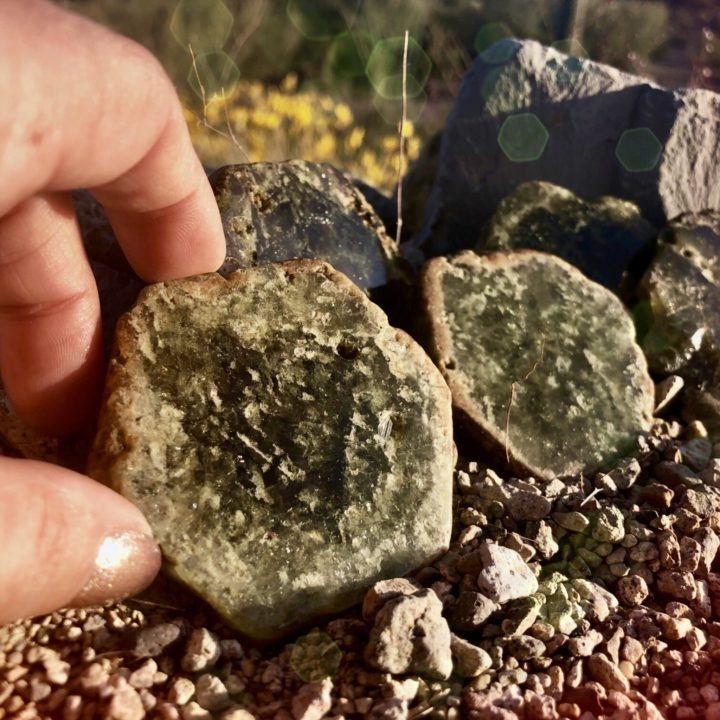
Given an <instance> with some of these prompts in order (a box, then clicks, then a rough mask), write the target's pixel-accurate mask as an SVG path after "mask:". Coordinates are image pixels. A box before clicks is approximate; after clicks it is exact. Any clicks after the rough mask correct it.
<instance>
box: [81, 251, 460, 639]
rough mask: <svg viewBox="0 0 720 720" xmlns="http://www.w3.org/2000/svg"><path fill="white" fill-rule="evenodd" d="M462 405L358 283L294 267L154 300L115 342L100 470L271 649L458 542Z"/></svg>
mask: <svg viewBox="0 0 720 720" xmlns="http://www.w3.org/2000/svg"><path fill="white" fill-rule="evenodd" d="M452 466H453V448H452V426H451V410H450V395H449V392H448V389H447V387H446V385H445V383H444V382H443V379H442V377H441V376H440V374H439V373H438V371H437V370H436V368H435V367H434V366H433V365H432V363H431V362H430V360H429V358H427V356H426V355H425V354H424V353H423V351H422V350H421V349H420V348H419V347H418V346H417V345H416V344H415V343H414V342H413V341H412V340H411V339H410V338H409V337H408V336H407V335H405V334H404V333H403V332H401V331H398V330H395V329H394V328H392V327H390V326H389V325H388V324H387V319H386V317H385V315H384V314H383V313H382V311H380V309H379V308H377V307H376V306H374V305H373V304H372V303H371V302H370V301H369V300H368V299H367V297H366V296H365V295H364V293H362V292H361V291H360V290H359V289H358V288H357V287H356V286H355V285H353V284H352V283H351V282H350V281H349V280H348V279H347V278H346V277H344V276H343V275H341V274H340V273H338V272H336V271H334V270H333V269H332V268H331V267H330V266H328V265H326V264H325V263H322V262H319V261H294V262H288V263H282V264H273V265H267V266H263V267H258V268H253V269H247V270H242V271H238V272H235V273H232V274H231V275H230V276H229V277H228V278H227V279H224V278H222V277H221V276H219V275H216V274H213V275H206V276H201V277H199V278H195V279H188V280H180V281H174V282H168V283H162V284H158V285H155V286H151V287H149V288H147V289H146V290H145V291H144V292H143V294H142V295H141V298H140V300H139V302H138V304H137V305H136V306H135V307H134V308H133V310H132V311H131V312H130V313H128V314H127V315H125V316H124V317H123V318H122V319H121V321H120V323H119V325H118V331H117V335H116V353H115V357H114V359H113V360H112V361H111V365H110V370H109V377H108V382H107V394H106V400H105V404H104V408H103V411H102V414H101V419H100V427H99V431H98V435H97V437H96V441H95V446H94V450H93V454H92V458H91V461H90V465H89V472H90V474H91V475H92V476H93V477H96V478H98V479H100V480H102V481H104V482H106V483H107V484H109V485H111V486H112V487H114V488H116V489H117V490H118V491H120V492H121V493H123V494H124V495H125V496H126V497H128V498H130V499H131V500H132V501H134V502H135V503H136V504H137V505H138V506H139V507H140V508H141V509H142V510H143V512H144V513H145V515H146V517H147V518H148V520H149V521H150V523H151V524H152V526H153V528H154V531H155V533H156V536H157V537H158V539H159V542H160V544H161V546H162V549H163V552H164V554H165V558H166V560H167V563H168V566H169V569H170V571H171V572H172V573H173V574H174V575H175V576H176V577H178V578H179V579H180V580H182V581H184V582H185V583H186V584H188V585H190V586H191V587H192V588H193V589H194V590H195V591H196V592H197V593H199V594H200V595H201V596H203V597H204V598H205V599H206V600H208V602H210V603H211V604H212V605H214V606H215V608H217V610H218V611H219V612H220V613H221V614H222V615H224V616H225V617H226V618H227V619H228V620H229V621H230V622H231V623H232V624H233V625H234V626H235V627H237V628H238V629H240V630H241V631H243V632H245V633H247V634H249V635H252V636H256V637H260V638H272V637H277V636H280V635H282V634H283V633H285V632H288V631H290V630H291V629H292V628H294V627H296V626H297V625H298V624H301V623H303V622H306V621H307V620H308V619H310V618H313V617H315V616H317V615H318V614H320V613H325V612H330V611H336V610H339V609H341V608H344V607H347V606H349V605H350V604H352V603H353V602H355V601H357V600H358V599H359V598H360V597H361V595H362V592H363V591H364V589H366V588H367V586H368V585H370V584H372V583H373V582H375V581H376V580H378V579H381V578H383V577H393V576H398V575H403V574H405V573H406V572H408V571H410V570H411V569H413V568H415V567H417V566H418V565H420V564H422V563H424V562H426V561H428V560H429V559H430V558H432V557H434V556H436V555H437V554H438V553H440V552H442V551H443V550H444V549H445V548H446V546H447V544H448V542H449V538H450V527H451V495H452Z"/></svg>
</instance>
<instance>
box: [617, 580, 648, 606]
mask: <svg viewBox="0 0 720 720" xmlns="http://www.w3.org/2000/svg"><path fill="white" fill-rule="evenodd" d="M617 593H618V598H619V600H620V602H621V603H622V604H623V605H627V606H629V607H634V606H635V605H640V604H641V603H643V602H645V598H646V597H647V596H648V595H649V594H650V590H649V589H648V586H647V583H646V582H645V580H644V578H642V577H641V576H640V575H628V576H626V577H621V578H620V579H619V580H618V584H617Z"/></svg>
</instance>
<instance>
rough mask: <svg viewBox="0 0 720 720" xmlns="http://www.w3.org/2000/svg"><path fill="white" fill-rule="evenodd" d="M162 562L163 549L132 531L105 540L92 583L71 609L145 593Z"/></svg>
mask: <svg viewBox="0 0 720 720" xmlns="http://www.w3.org/2000/svg"><path fill="white" fill-rule="evenodd" d="M160 559H161V558H160V548H159V547H158V544H157V543H156V542H155V539H154V538H153V537H152V536H150V535H146V534H145V533H141V532H137V531H131V532H124V533H117V534H115V535H110V536H108V537H106V538H105V539H104V540H103V541H102V542H101V543H100V547H99V548H98V551H97V555H96V556H95V567H94V569H93V572H92V575H91V576H90V579H89V580H88V581H87V583H86V584H85V587H83V589H82V590H81V591H80V593H79V594H78V595H77V596H76V597H75V598H74V599H73V601H72V602H71V603H70V605H71V606H78V605H95V604H97V603H102V602H106V601H108V600H120V599H122V598H125V597H128V596H129V595H134V594H135V593H138V592H140V591H141V590H144V589H145V588H146V587H147V586H148V585H149V584H150V583H151V582H152V580H153V578H154V577H155V575H157V572H158V570H159V569H160Z"/></svg>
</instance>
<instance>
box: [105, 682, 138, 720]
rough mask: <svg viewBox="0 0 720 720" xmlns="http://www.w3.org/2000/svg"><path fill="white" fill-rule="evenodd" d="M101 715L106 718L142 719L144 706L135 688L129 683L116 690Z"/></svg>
mask: <svg viewBox="0 0 720 720" xmlns="http://www.w3.org/2000/svg"><path fill="white" fill-rule="evenodd" d="M103 717H105V718H107V720H143V718H144V717H145V708H144V707H143V704H142V700H141V699H140V695H138V693H137V690H135V688H133V687H130V686H129V685H125V686H124V687H122V688H120V689H118V690H116V691H115V692H114V693H113V696H112V698H111V700H110V703H109V705H108V708H107V711H106V714H105V715H104V716H103Z"/></svg>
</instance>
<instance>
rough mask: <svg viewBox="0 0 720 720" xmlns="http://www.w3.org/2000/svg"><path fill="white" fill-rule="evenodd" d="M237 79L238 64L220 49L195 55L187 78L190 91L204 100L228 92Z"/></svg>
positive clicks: (238, 75) (238, 77)
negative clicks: (193, 64) (193, 63)
mask: <svg viewBox="0 0 720 720" xmlns="http://www.w3.org/2000/svg"><path fill="white" fill-rule="evenodd" d="M239 79H240V70H238V66H237V65H236V64H235V63H234V62H233V60H232V58H231V57H230V56H229V55H228V54H227V53H224V52H223V51H222V50H219V51H217V52H209V53H203V54H202V55H198V56H196V58H195V66H194V67H191V68H190V71H189V72H188V78H187V80H188V84H189V85H190V87H191V88H192V91H193V92H194V93H195V94H196V95H197V96H198V97H199V98H200V99H201V100H202V99H203V97H204V99H205V100H206V101H210V100H211V99H212V98H213V96H215V95H219V94H221V93H223V92H224V93H225V94H229V93H230V92H232V90H233V88H234V87H235V85H237V82H238V80H239Z"/></svg>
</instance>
